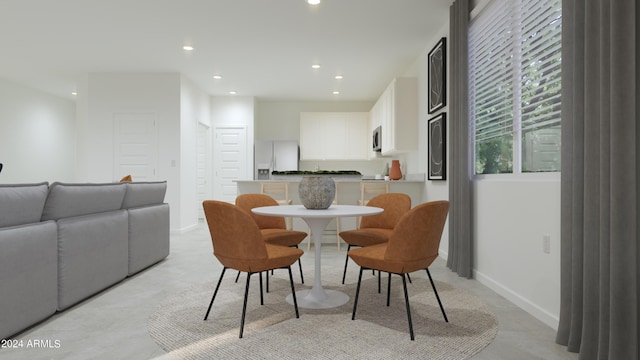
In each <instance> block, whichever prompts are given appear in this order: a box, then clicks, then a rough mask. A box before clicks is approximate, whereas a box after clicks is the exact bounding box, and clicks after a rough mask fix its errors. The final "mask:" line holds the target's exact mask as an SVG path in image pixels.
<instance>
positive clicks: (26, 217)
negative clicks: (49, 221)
mask: <svg viewBox="0 0 640 360" xmlns="http://www.w3.org/2000/svg"><path fill="white" fill-rule="evenodd" d="M48 190H49V183H47V182H42V183H37V184H6V185H0V227H7V226H17V225H23V224H30V223H36V222H40V218H41V217H42V209H43V208H44V203H45V200H46V199H47V192H48Z"/></svg>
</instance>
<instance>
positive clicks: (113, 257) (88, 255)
mask: <svg viewBox="0 0 640 360" xmlns="http://www.w3.org/2000/svg"><path fill="white" fill-rule="evenodd" d="M57 223H58V310H64V309H66V308H68V307H69V306H71V305H73V304H75V303H77V302H79V301H81V300H83V299H85V298H87V297H89V296H91V295H93V294H95V293H97V292H100V291H102V290H103V289H105V288H107V287H109V286H111V285H113V284H115V283H117V282H119V281H120V280H122V279H124V278H125V277H126V276H127V272H128V252H129V245H128V217H127V212H126V210H116V211H111V212H106V213H100V214H93V215H85V216H77V217H72V218H66V219H61V220H59V221H58V222H57Z"/></svg>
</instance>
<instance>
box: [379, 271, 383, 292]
mask: <svg viewBox="0 0 640 360" xmlns="http://www.w3.org/2000/svg"><path fill="white" fill-rule="evenodd" d="M381 276H382V275H380V270H378V294H380V277H381Z"/></svg>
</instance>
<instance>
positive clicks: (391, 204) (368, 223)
mask: <svg viewBox="0 0 640 360" xmlns="http://www.w3.org/2000/svg"><path fill="white" fill-rule="evenodd" d="M367 205H368V206H375V207H380V208H383V209H384V211H383V212H382V213H380V214H378V215H372V216H363V217H362V220H361V221H360V228H361V229H364V228H380V229H390V230H392V229H393V228H394V227H395V226H396V224H397V223H398V221H400V218H402V216H403V215H404V214H406V213H407V212H408V211H409V210H411V198H410V197H409V195H407V194H402V193H387V194H380V195H377V196H375V197H373V198H372V199H371V200H369V203H368V204H367Z"/></svg>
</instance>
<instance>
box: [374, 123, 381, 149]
mask: <svg viewBox="0 0 640 360" xmlns="http://www.w3.org/2000/svg"><path fill="white" fill-rule="evenodd" d="M373 151H377V152H381V151H382V127H381V126H378V127H377V128H375V129H374V130H373Z"/></svg>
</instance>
